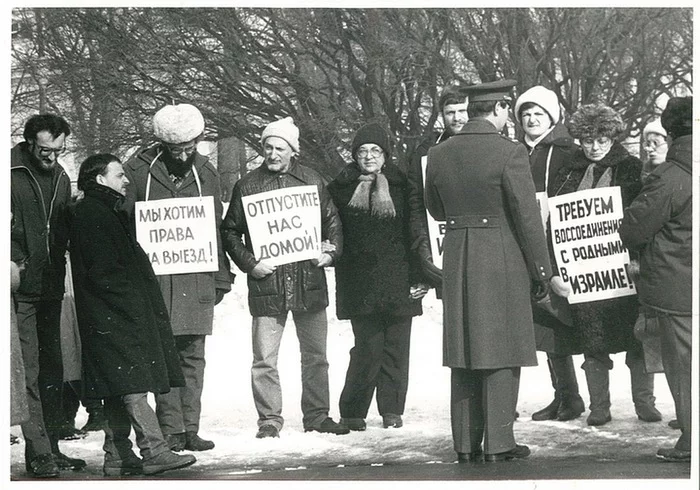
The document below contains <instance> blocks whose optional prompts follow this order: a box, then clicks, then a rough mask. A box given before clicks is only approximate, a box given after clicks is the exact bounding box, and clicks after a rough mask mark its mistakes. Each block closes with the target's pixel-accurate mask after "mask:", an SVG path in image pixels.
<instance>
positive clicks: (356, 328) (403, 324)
mask: <svg viewBox="0 0 700 490" xmlns="http://www.w3.org/2000/svg"><path fill="white" fill-rule="evenodd" d="M411 321H412V318H411V317H410V316H393V315H367V316H360V317H355V318H352V319H351V323H352V331H353V333H354V334H355V346H354V347H353V348H352V349H351V350H350V365H349V366H348V371H347V374H346V376H345V387H344V388H343V392H342V393H341V395H340V416H341V417H345V418H365V417H367V412H368V410H369V406H370V405H371V403H372V396H373V395H374V390H375V389H376V390H377V408H378V409H379V413H380V415H386V414H388V413H391V414H397V415H402V414H403V411H404V407H405V405H406V392H407V390H408V359H409V351H410V346H411Z"/></svg>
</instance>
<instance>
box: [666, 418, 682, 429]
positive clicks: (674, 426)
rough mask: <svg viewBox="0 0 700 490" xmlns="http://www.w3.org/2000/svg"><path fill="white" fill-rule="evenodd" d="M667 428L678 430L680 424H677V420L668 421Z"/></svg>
mask: <svg viewBox="0 0 700 490" xmlns="http://www.w3.org/2000/svg"><path fill="white" fill-rule="evenodd" d="M668 426H669V427H670V428H671V429H675V430H680V428H681V424H679V423H678V420H677V419H673V420H669V421H668Z"/></svg>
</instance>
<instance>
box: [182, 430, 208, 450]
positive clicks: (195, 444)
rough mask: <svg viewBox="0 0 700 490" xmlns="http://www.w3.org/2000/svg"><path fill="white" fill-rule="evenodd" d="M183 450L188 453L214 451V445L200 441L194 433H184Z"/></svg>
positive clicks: (204, 440)
mask: <svg viewBox="0 0 700 490" xmlns="http://www.w3.org/2000/svg"><path fill="white" fill-rule="evenodd" d="M185 449H187V450H188V451H209V450H210V449H214V443H213V442H212V441H207V440H206V439H202V438H201V437H199V436H198V435H197V433H196V432H190V431H187V432H185Z"/></svg>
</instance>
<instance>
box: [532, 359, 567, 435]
mask: <svg viewBox="0 0 700 490" xmlns="http://www.w3.org/2000/svg"><path fill="white" fill-rule="evenodd" d="M547 367H548V368H549V376H550V377H551V378H552V388H554V400H552V402H551V403H550V404H549V405H547V406H546V407H544V408H543V409H542V410H538V411H537V412H534V413H533V414H532V420H535V421H541V420H556V418H557V412H558V411H559V405H560V404H561V402H560V398H559V395H560V394H559V391H558V390H557V386H558V384H559V383H558V382H557V374H556V372H555V370H554V365H553V362H552V357H551V356H550V355H549V354H547Z"/></svg>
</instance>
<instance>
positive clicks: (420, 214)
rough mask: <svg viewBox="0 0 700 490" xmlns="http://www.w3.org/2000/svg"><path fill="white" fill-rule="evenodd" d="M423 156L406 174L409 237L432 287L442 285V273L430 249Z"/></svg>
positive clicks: (415, 158) (411, 163)
mask: <svg viewBox="0 0 700 490" xmlns="http://www.w3.org/2000/svg"><path fill="white" fill-rule="evenodd" d="M422 159H423V156H422V155H421V154H419V155H416V156H415V157H414V158H413V159H412V160H411V161H410V163H409V165H408V172H407V173H406V177H407V181H408V212H409V220H408V221H409V236H410V239H411V250H412V251H413V252H414V253H415V255H416V256H417V257H418V265H419V266H420V269H421V272H422V275H423V276H424V277H425V279H426V280H427V281H428V282H429V283H430V285H431V286H440V285H442V271H441V270H440V269H438V268H437V267H435V264H433V254H432V250H431V249H430V236H429V235H428V218H427V216H426V209H425V199H424V197H423V196H424V191H423V189H424V186H423V167H422V163H421V161H422Z"/></svg>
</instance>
